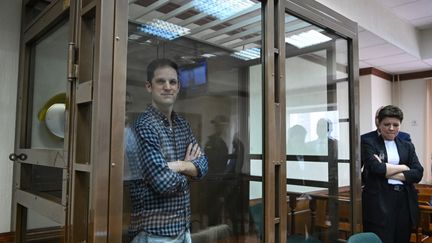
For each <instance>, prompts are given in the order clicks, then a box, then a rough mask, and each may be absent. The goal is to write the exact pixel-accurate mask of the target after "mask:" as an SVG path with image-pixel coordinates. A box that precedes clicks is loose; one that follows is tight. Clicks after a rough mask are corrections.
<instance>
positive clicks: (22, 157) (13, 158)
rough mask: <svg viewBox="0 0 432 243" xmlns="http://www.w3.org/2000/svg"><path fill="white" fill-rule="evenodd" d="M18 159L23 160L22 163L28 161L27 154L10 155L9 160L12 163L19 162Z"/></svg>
mask: <svg viewBox="0 0 432 243" xmlns="http://www.w3.org/2000/svg"><path fill="white" fill-rule="evenodd" d="M18 159H19V160H22V161H24V160H26V159H27V154H19V155H17V154H15V153H11V154H9V160H11V161H17V160H18Z"/></svg>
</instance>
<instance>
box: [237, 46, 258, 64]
mask: <svg viewBox="0 0 432 243" xmlns="http://www.w3.org/2000/svg"><path fill="white" fill-rule="evenodd" d="M231 56H233V57H236V58H238V59H242V60H245V61H248V60H252V59H257V58H259V57H260V56H261V49H260V48H250V49H246V50H242V51H237V52H234V53H232V54H231Z"/></svg>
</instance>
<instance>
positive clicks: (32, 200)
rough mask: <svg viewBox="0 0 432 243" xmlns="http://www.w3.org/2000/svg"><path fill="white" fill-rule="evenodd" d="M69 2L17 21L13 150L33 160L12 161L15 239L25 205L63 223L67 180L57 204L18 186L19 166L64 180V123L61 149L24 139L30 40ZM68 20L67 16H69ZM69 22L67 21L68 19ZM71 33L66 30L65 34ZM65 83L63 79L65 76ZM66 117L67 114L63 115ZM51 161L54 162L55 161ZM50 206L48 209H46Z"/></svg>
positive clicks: (21, 234) (59, 17)
mask: <svg viewBox="0 0 432 243" xmlns="http://www.w3.org/2000/svg"><path fill="white" fill-rule="evenodd" d="M26 4H27V1H23V3H22V6H23V7H22V17H21V19H22V20H24V19H25V18H26V17H27V16H26V12H25V10H26ZM68 11H69V1H53V2H51V3H50V4H49V5H48V6H47V7H46V8H45V9H44V10H43V11H42V12H41V13H40V14H39V15H38V16H37V17H36V18H35V19H34V20H32V21H31V22H29V23H26V22H25V21H22V24H21V40H20V60H19V72H18V87H19V88H18V99H17V113H16V121H17V126H16V131H15V134H16V135H15V136H16V138H18V139H16V140H15V153H16V154H21V153H23V154H27V155H29V156H28V157H29V158H32V159H33V160H30V161H25V160H19V159H18V160H17V161H16V162H14V175H13V181H14V192H13V193H14V194H13V199H12V215H13V217H12V227H15V234H16V237H15V239H16V241H17V242H22V241H24V240H25V237H26V236H25V232H26V228H27V227H26V224H27V208H33V209H36V210H39V212H42V214H43V215H45V216H47V217H48V218H51V219H55V220H56V221H62V222H64V224H66V220H65V209H66V201H67V199H66V198H67V183H66V182H63V185H62V198H61V204H58V203H54V202H52V201H50V200H47V199H45V198H43V197H39V196H36V195H34V194H32V193H29V192H26V191H23V190H21V189H20V184H21V165H22V164H31V165H45V166H51V167H56V168H61V169H63V180H64V181H66V180H67V161H68V158H67V157H68V153H67V148H68V146H69V141H68V137H67V131H68V122H66V126H65V138H64V145H63V149H28V148H29V146H30V142H29V140H28V133H29V130H30V127H29V124H28V120H29V116H30V115H31V112H29V99H30V98H31V97H30V94H29V91H30V88H29V86H30V85H32V84H31V83H30V82H31V80H30V61H31V60H30V58H31V51H30V50H31V48H32V45H33V43H35V41H37V40H38V39H39V38H40V37H41V36H43V35H44V34H46V33H47V32H48V31H49V30H51V29H52V28H53V27H54V26H56V25H58V24H60V23H61V22H62V21H64V20H65V19H66V18H68V17H67V15H68ZM69 20H70V19H69ZM69 23H71V22H69ZM71 34H72V32H69V37H70V36H71ZM65 82H67V81H66V79H65ZM69 92H70V89H69V87H68V85H66V93H67V95H66V96H67V97H70V96H69V94H70V93H69ZM66 116H67V117H69V115H68V114H67V115H66ZM55 161H58V162H57V163H56V162H55ZM47 208H50V210H46V209H47Z"/></svg>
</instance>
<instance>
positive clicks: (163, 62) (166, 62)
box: [147, 58, 178, 83]
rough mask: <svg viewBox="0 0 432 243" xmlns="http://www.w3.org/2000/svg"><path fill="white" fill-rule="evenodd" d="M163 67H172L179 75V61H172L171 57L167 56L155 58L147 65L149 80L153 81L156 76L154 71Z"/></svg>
mask: <svg viewBox="0 0 432 243" xmlns="http://www.w3.org/2000/svg"><path fill="white" fill-rule="evenodd" d="M161 67H171V68H173V69H174V70H175V71H176V73H177V75H178V66H177V63H175V62H173V61H171V60H170V59H166V58H161V59H155V60H153V61H151V62H150V64H149V65H148V66H147V81H149V82H150V83H151V81H152V79H153V77H154V72H155V71H156V69H158V68H161Z"/></svg>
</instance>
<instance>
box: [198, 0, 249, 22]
mask: <svg viewBox="0 0 432 243" xmlns="http://www.w3.org/2000/svg"><path fill="white" fill-rule="evenodd" d="M192 4H193V6H194V7H195V8H196V9H197V10H198V11H200V12H202V13H206V14H208V15H211V16H213V17H215V18H217V19H220V20H223V19H226V18H229V17H231V16H233V15H235V14H237V13H238V12H240V11H242V10H245V9H247V8H249V7H252V6H253V5H254V4H255V3H254V2H252V1H250V0H223V1H221V0H193V1H192Z"/></svg>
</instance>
